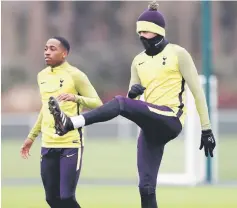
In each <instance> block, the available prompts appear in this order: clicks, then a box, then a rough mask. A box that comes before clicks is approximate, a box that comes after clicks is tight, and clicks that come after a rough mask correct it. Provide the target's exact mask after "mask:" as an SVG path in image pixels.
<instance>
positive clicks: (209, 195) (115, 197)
mask: <svg viewBox="0 0 237 208" xmlns="http://www.w3.org/2000/svg"><path fill="white" fill-rule="evenodd" d="M236 195H237V188H221V187H219V188H218V187H195V188H187V187H183V188H181V187H160V188H159V189H158V190H157V196H158V200H159V207H161V208H225V207H226V208H227V207H228V208H236V207H237V198H236ZM77 198H78V201H80V204H81V206H82V207H83V208H139V207H140V199H139V194H138V190H137V188H136V187H131V186H115V187H110V186H78V189H77ZM16 207H17V208H47V207H48V206H47V204H46V203H45V201H44V192H43V189H42V187H39V186H26V187H25V186H23V187H14V186H13V187H3V188H2V208H16Z"/></svg>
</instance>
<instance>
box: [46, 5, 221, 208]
mask: <svg viewBox="0 0 237 208" xmlns="http://www.w3.org/2000/svg"><path fill="white" fill-rule="evenodd" d="M157 9H158V4H157V3H156V2H152V3H151V4H149V7H148V9H147V10H146V11H144V12H143V13H142V14H141V15H140V16H139V18H138V20H137V33H138V34H139V37H140V39H141V42H142V44H143V45H144V48H145V51H143V52H142V53H140V54H138V55H137V56H136V57H135V58H134V60H133V62H132V66H131V79H130V85H129V92H128V98H126V97H123V96H115V98H114V99H113V100H111V101H109V102H108V103H106V104H104V105H103V106H101V107H99V108H96V109H94V110H92V111H90V112H87V113H84V114H82V115H80V116H76V117H71V118H70V117H68V116H67V115H66V114H65V113H64V112H62V111H61V110H60V108H59V105H58V103H57V100H56V99H54V98H53V97H51V98H50V100H49V106H50V111H51V113H52V114H53V116H54V120H55V123H56V132H57V134H59V135H64V134H65V133H66V132H68V131H71V130H73V129H76V128H81V127H83V126H87V125H91V124H93V123H98V122H104V121H108V120H111V119H113V118H114V117H116V116H118V115H121V116H123V117H125V118H127V119H129V120H131V121H133V122H135V123H136V124H137V125H138V126H139V127H140V128H141V133H140V136H139V138H138V148H137V151H138V152H137V167H138V173H139V191H140V195H141V207H142V208H157V201H156V184H157V175H158V171H159V167H160V163H161V160H162V156H163V152H164V146H165V144H166V143H167V142H169V141H170V140H172V139H174V138H176V137H177V136H178V135H179V133H180V132H181V130H182V127H183V125H184V118H185V114H186V107H185V85H186V84H187V85H188V86H189V88H190V90H191V92H192V94H193V96H194V99H195V103H196V108H197V111H198V113H199V117H200V122H201V127H202V132H201V142H200V149H202V148H203V147H204V150H205V155H206V156H207V157H208V156H209V155H210V156H211V157H212V156H213V150H214V148H215V145H216V143H215V139H214V136H213V134H212V130H211V125H210V121H209V115H208V109H207V105H206V99H205V95H204V93H203V90H202V86H201V84H200V82H199V77H198V73H197V70H196V67H195V65H194V62H193V60H192V57H191V55H190V54H189V53H188V52H187V51H186V50H185V49H184V48H182V47H180V46H179V45H175V44H171V43H169V42H168V40H167V39H166V38H165V20H164V17H163V15H162V14H161V13H160V12H159V11H157ZM142 94H144V100H145V101H141V100H138V99H139V97H140V96H141V95H142Z"/></svg>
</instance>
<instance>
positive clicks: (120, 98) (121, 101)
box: [115, 95, 126, 111]
mask: <svg viewBox="0 0 237 208" xmlns="http://www.w3.org/2000/svg"><path fill="white" fill-rule="evenodd" d="M115 99H116V100H117V101H118V103H119V108H120V111H123V110H124V105H125V99H126V98H125V97H124V96H122V95H117V96H115Z"/></svg>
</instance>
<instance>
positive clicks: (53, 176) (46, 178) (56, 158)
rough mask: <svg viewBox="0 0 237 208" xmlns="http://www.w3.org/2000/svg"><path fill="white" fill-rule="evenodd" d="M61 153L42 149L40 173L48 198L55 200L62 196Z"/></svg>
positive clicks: (55, 150)
mask: <svg viewBox="0 0 237 208" xmlns="http://www.w3.org/2000/svg"><path fill="white" fill-rule="evenodd" d="M59 165H60V151H59V150H58V149H50V148H43V147H42V148H41V162H40V172H41V178H42V182H43V185H44V189H45V194H46V198H55V197H58V196H59V194H60V172H59V171H60V168H59Z"/></svg>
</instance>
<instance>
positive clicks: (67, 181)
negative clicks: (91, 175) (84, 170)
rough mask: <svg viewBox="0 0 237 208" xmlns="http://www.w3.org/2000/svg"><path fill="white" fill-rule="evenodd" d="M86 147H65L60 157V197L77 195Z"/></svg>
mask: <svg viewBox="0 0 237 208" xmlns="http://www.w3.org/2000/svg"><path fill="white" fill-rule="evenodd" d="M83 151H84V148H83V147H80V148H64V149H63V151H62V154H61V159H60V197H61V198H62V199H63V198H69V197H72V196H74V195H75V191H76V186H77V183H78V179H79V176H80V172H81V166H82V156H83Z"/></svg>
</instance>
